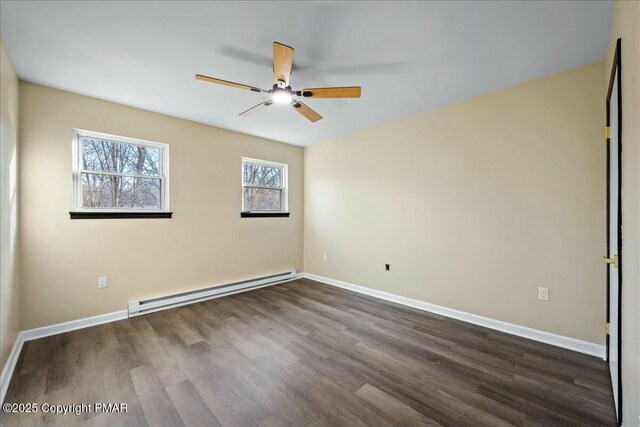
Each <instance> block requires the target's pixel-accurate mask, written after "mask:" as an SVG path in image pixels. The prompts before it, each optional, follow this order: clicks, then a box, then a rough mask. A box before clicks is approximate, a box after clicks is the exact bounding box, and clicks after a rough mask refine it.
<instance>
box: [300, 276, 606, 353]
mask: <svg viewBox="0 0 640 427" xmlns="http://www.w3.org/2000/svg"><path fill="white" fill-rule="evenodd" d="M299 277H303V278H306V279H311V280H315V281H317V282H322V283H325V284H327V285H331V286H336V287H339V288H343V289H348V290H350V291H354V292H358V293H361V294H365V295H369V296H372V297H376V298H380V299H383V300H386V301H391V302H395V303H398V304H402V305H406V306H409V307H413V308H417V309H419V310H424V311H428V312H431V313H436V314H440V315H442V316H446V317H451V318H453V319H458V320H462V321H464V322H469V323H473V324H474V325H479V326H484V327H485V328H489V329H494V330H496V331H501V332H506V333H508V334H512V335H517V336H519V337H523V338H528V339H530V340H534V341H539V342H543V343H546V344H551V345H555V346H557V347H562V348H566V349H569V350H573V351H577V352H580V353H584V354H589V355H591V356H597V357H600V358H602V359H604V358H605V357H606V347H605V346H604V345H600V344H594V343H590V342H587V341H582V340H578V339H575V338H571V337H566V336H563V335H556V334H552V333H551V332H545V331H540V330H538V329H533V328H528V327H526V326H520V325H516V324H513V323H508V322H503V321H501V320H496V319H491V318H488V317H483V316H478V315H477V314H471V313H467V312H464V311H459V310H454V309H452V308H447V307H442V306H440V305H435V304H430V303H428V302H425V301H420V300H416V299H412V298H407V297H403V296H400V295H395V294H391V293H388V292H383V291H377V290H375V289H370V288H366V287H364V286H359V285H354V284H352V283H348V282H343V281H341V280H335V279H330V278H328V277H323V276H318V275H316V274H312V273H300V274H299Z"/></svg>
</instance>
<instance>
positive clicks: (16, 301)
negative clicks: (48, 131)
mask: <svg viewBox="0 0 640 427" xmlns="http://www.w3.org/2000/svg"><path fill="white" fill-rule="evenodd" d="M17 132H18V77H17V76H16V72H15V71H14V69H13V66H12V65H11V59H10V58H9V55H8V54H7V51H6V49H5V47H4V43H3V42H2V40H0V187H1V188H0V350H1V351H0V356H1V357H0V362H1V363H0V370H2V368H3V367H4V364H5V362H6V361H7V358H8V357H9V353H10V352H11V347H13V343H14V342H15V339H16V336H17V334H18V332H19V331H20V260H19V253H20V251H19V248H18V133H17Z"/></svg>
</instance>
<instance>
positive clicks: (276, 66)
mask: <svg viewBox="0 0 640 427" xmlns="http://www.w3.org/2000/svg"><path fill="white" fill-rule="evenodd" d="M292 65H293V48H292V47H289V46H287V45H284V44H282V43H278V42H273V76H274V77H275V78H276V81H278V80H282V81H283V82H285V84H286V85H287V86H289V77H290V76H291V66H292Z"/></svg>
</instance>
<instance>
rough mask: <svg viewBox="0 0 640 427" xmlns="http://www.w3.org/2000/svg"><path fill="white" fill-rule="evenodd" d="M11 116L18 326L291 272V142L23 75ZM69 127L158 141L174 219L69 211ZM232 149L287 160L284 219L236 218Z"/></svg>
mask: <svg viewBox="0 0 640 427" xmlns="http://www.w3.org/2000/svg"><path fill="white" fill-rule="evenodd" d="M20 114H21V121H20V135H21V169H20V177H21V194H22V195H23V197H22V199H21V200H22V202H21V205H20V209H21V224H22V229H21V232H22V236H21V237H22V248H23V264H24V269H23V279H24V280H23V283H24V285H23V298H24V301H25V303H24V306H23V317H22V319H23V328H24V329H28V328H33V327H37V326H42V325H49V324H53V323H57V322H62V321H67V320H72V319H78V318H82V317H87V316H93V315H97V314H101V313H106V312H112V311H116V310H123V309H126V307H127V302H128V301H129V300H133V299H138V298H144V297H152V296H159V295H163V294H167V293H172V292H176V291H180V290H188V289H192V288H199V287H203V286H207V285H213V284H220V283H227V282H229V281H232V280H238V279H245V278H252V277H256V276H261V275H265V274H269V273H275V272H281V271H286V270H289V269H296V270H301V267H302V165H303V154H302V149H301V148H299V147H294V146H291V145H285V144H280V143H276V142H273V141H268V140H264V139H260V138H255V137H251V136H247V135H242V134H239V133H235V132H231V131H226V130H223V129H219V128H214V127H211V126H205V125H202V124H197V123H194V122H190V121H186V120H180V119H176V118H172V117H168V116H164V115H161V114H156V113H151V112H148V111H143V110H138V109H135V108H130V107H125V106H122V105H119V104H114V103H110V102H106V101H102V100H98V99H95V98H89V97H85V96H80V95H76V94H72V93H69V92H63V91H60V90H56V89H52V88H47V87H44V86H39V85H35V84H31V83H23V82H21V83H20ZM73 128H80V129H85V130H92V131H97V132H105V133H110V134H114V135H122V136H128V137H133V138H141V139H147V140H151V141H158V142H163V143H168V144H169V145H170V153H171V155H170V156H171V157H170V171H171V177H170V180H171V182H170V194H171V209H172V211H173V212H174V217H173V219H126V220H122V219H120V220H70V219H69V210H70V208H71V200H72V183H71V137H72V129H73ZM243 156H248V157H253V158H258V159H265V160H273V161H277V162H283V163H287V164H289V185H290V189H289V207H290V211H291V217H290V218H240V210H241V183H240V165H241V158H242V157H243ZM101 275H106V276H108V278H109V287H108V288H107V289H98V288H97V278H98V276H101Z"/></svg>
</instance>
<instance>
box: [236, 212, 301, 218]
mask: <svg viewBox="0 0 640 427" xmlns="http://www.w3.org/2000/svg"><path fill="white" fill-rule="evenodd" d="M240 217H242V218H269V217H275V218H277V217H285V218H288V217H289V212H240Z"/></svg>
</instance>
